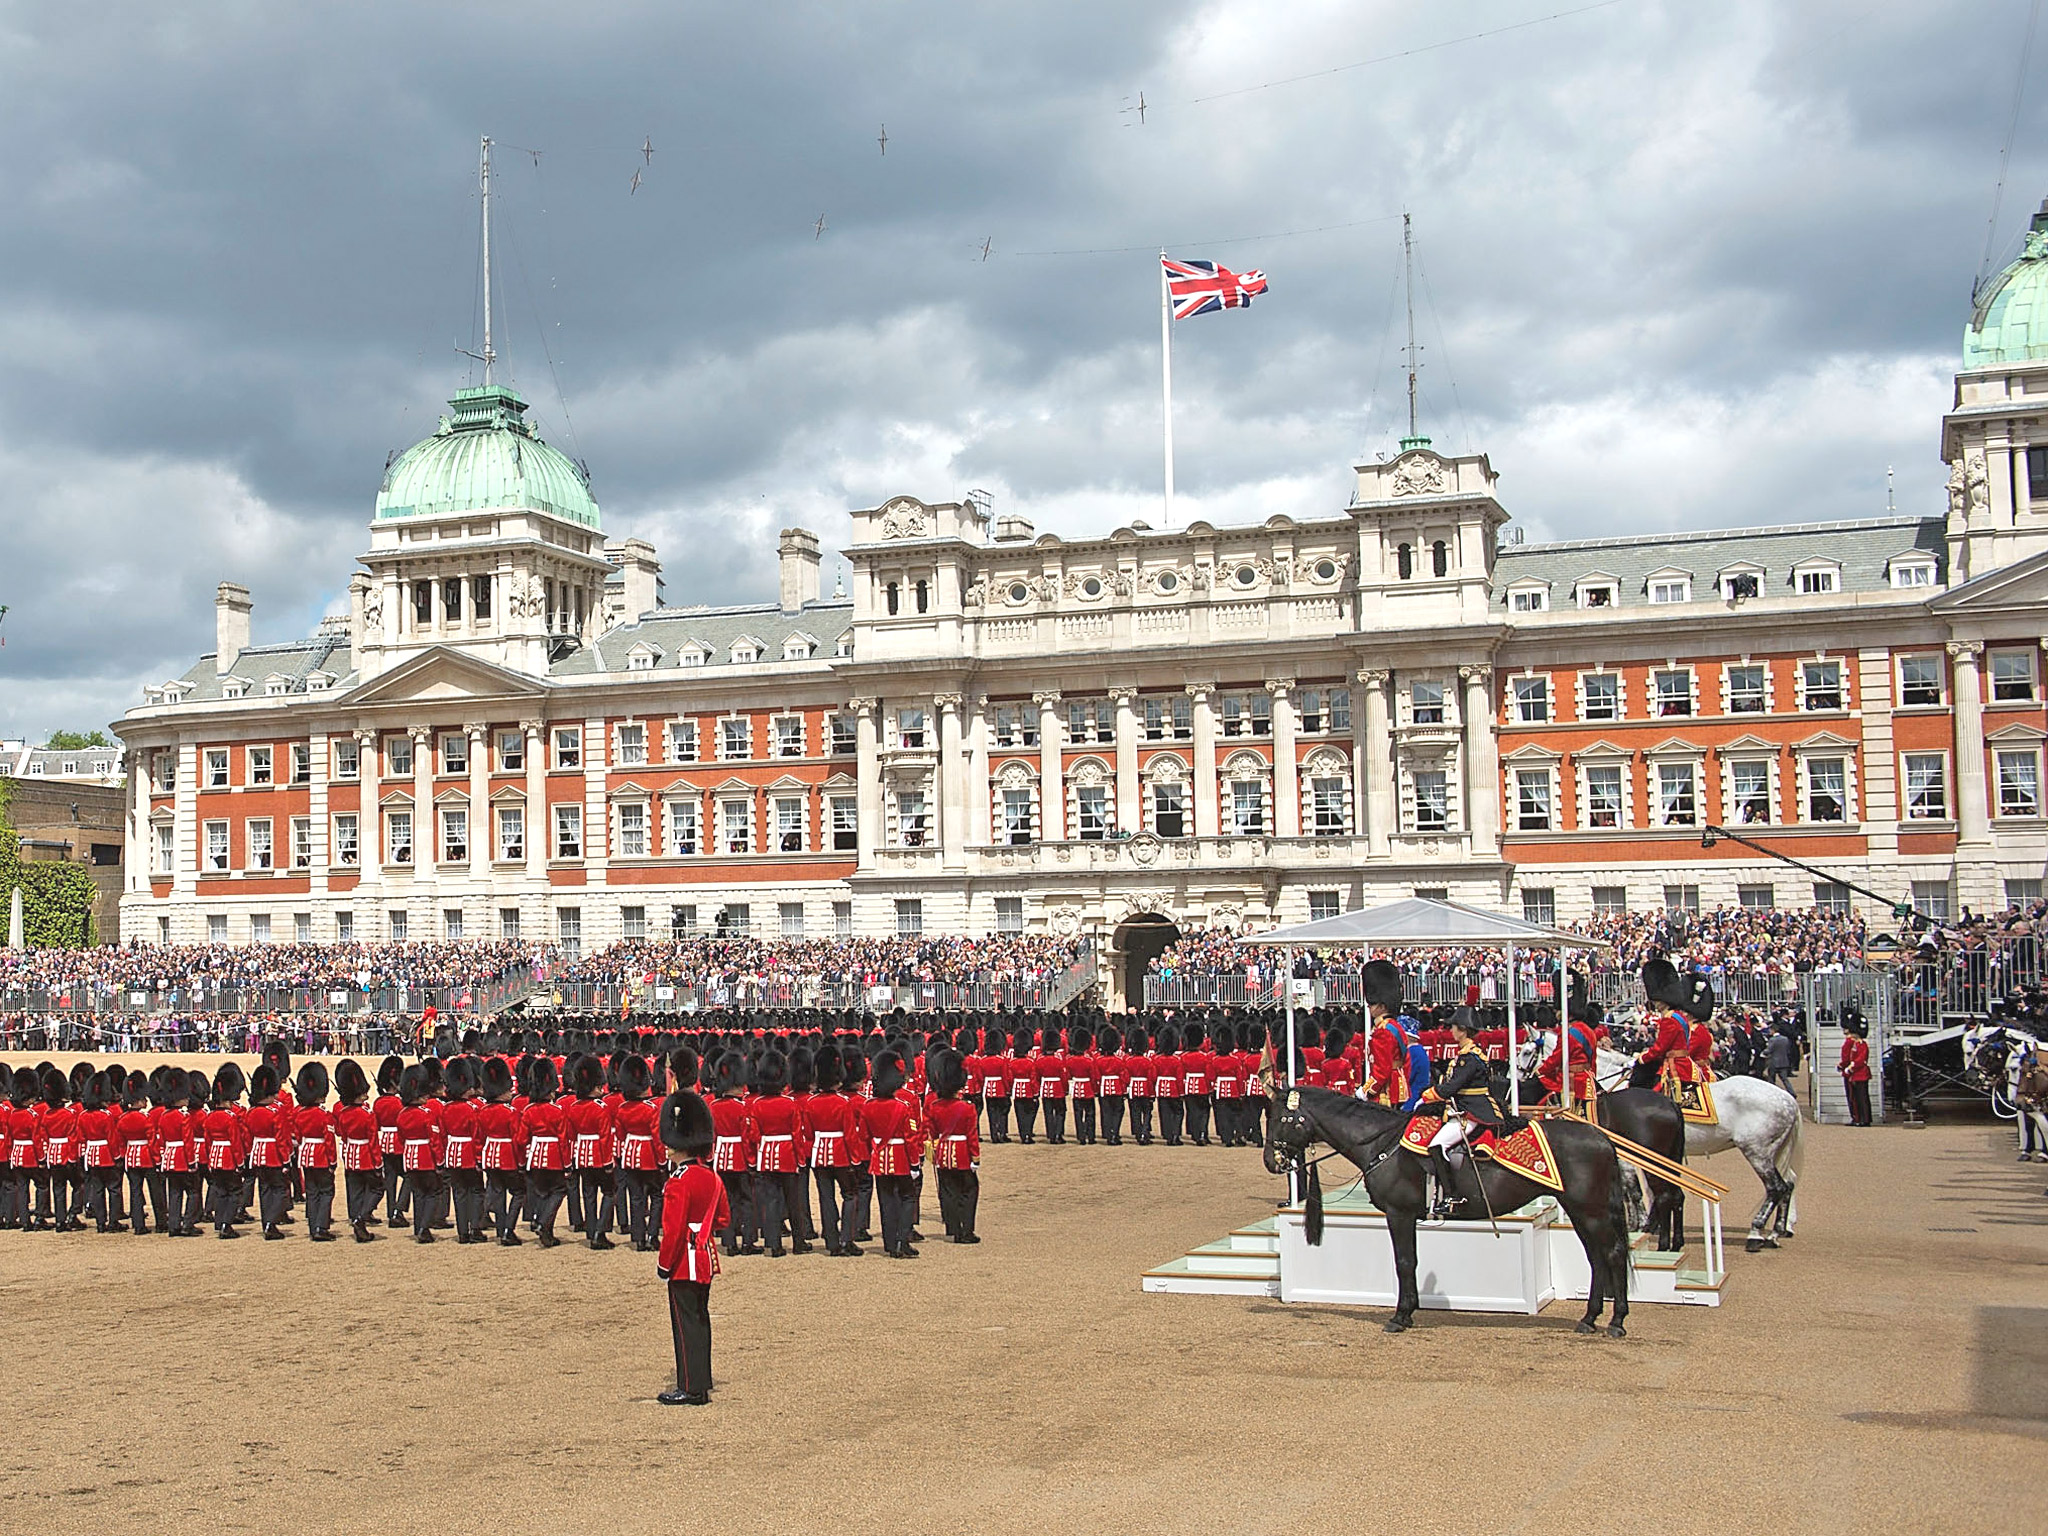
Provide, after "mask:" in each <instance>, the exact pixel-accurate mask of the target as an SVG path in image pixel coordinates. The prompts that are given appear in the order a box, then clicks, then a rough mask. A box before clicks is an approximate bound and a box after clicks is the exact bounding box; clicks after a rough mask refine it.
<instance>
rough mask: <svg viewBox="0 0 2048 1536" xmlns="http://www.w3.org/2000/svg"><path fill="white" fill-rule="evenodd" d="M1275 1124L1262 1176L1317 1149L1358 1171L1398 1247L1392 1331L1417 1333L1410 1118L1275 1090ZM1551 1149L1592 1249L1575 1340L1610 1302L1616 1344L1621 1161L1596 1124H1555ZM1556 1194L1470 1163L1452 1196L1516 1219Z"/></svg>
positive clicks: (1313, 1186) (1624, 1273)
mask: <svg viewBox="0 0 2048 1536" xmlns="http://www.w3.org/2000/svg"><path fill="white" fill-rule="evenodd" d="M1273 1093H1274V1100H1273V1106H1274V1107H1273V1111H1272V1118H1271V1121H1270V1123H1269V1125H1268V1128H1267V1132H1266V1169H1267V1171H1268V1172H1270V1173H1284V1172H1286V1171H1287V1170H1288V1169H1290V1168H1299V1167H1301V1166H1302V1164H1303V1163H1304V1162H1306V1160H1307V1158H1306V1154H1307V1151H1308V1148H1309V1147H1310V1146H1311V1145H1313V1144H1314V1143H1316V1142H1318V1141H1321V1142H1325V1143H1327V1144H1328V1145H1330V1146H1332V1147H1334V1148H1335V1149H1336V1150H1337V1151H1338V1152H1340V1153H1342V1154H1343V1155H1344V1156H1345V1157H1347V1158H1349V1159H1350V1160H1351V1161H1352V1162H1353V1163H1356V1164H1357V1165H1358V1168H1359V1171H1360V1172H1362V1173H1363V1174H1364V1175H1365V1192H1366V1193H1367V1194H1368V1195H1369V1196H1371V1197H1372V1203H1373V1206H1374V1207H1375V1208H1376V1209H1377V1210H1379V1211H1380V1212H1381V1213H1383V1214H1384V1215H1385V1216H1386V1218H1387V1236H1388V1237H1389V1238H1391V1239H1392V1240H1393V1244H1394V1269H1395V1272H1396V1273H1397V1275H1398V1276H1399V1279H1400V1295H1399V1297H1398V1299H1397V1301H1396V1303H1395V1307H1394V1315H1393V1317H1391V1318H1390V1319H1388V1321H1387V1325H1386V1328H1387V1332H1389V1333H1403V1332H1406V1331H1407V1330H1408V1329H1409V1328H1411V1327H1413V1326H1414V1325H1415V1308H1416V1307H1417V1306H1418V1305H1419V1304H1420V1297H1419V1295H1418V1293H1417V1290H1416V1284H1415V1265H1416V1257H1415V1224H1416V1223H1417V1222H1418V1221H1420V1220H1421V1218H1422V1213H1423V1209H1424V1207H1425V1205H1426V1204H1427V1202H1428V1186H1427V1182H1426V1179H1425V1175H1426V1173H1427V1171H1428V1166H1429V1165H1428V1162H1427V1160H1426V1159H1424V1158H1420V1157H1416V1156H1415V1155H1413V1154H1412V1153H1406V1152H1403V1151H1401V1150H1400V1136H1401V1132H1402V1131H1403V1130H1404V1129H1405V1128H1406V1127H1407V1124H1408V1116H1407V1114H1406V1113H1405V1112H1404V1111H1401V1110H1398V1109H1385V1108H1382V1107H1381V1106H1379V1105H1377V1104H1368V1103H1367V1102H1365V1101H1364V1100H1363V1099H1355V1098H1351V1097H1349V1096H1348V1095H1345V1094H1341V1093H1332V1092H1331V1091H1330V1090H1329V1089H1327V1088H1275V1089H1274V1090H1273ZM1546 1132H1547V1134H1548V1136H1549V1139H1550V1150H1551V1152H1552V1153H1553V1154H1554V1155H1555V1156H1556V1158H1557V1164H1558V1171H1559V1173H1560V1175H1561V1176H1562V1180H1563V1183H1564V1192H1563V1193H1562V1194H1561V1195H1559V1196H1558V1202H1559V1204H1561V1205H1562V1206H1563V1207H1564V1212H1565V1215H1567V1216H1568V1217H1570V1218H1571V1223H1572V1230H1573V1231H1574V1232H1576V1233H1577V1234H1578V1236H1579V1242H1580V1244H1581V1245H1582V1246H1583V1247H1584V1248H1585V1250H1586V1262H1587V1264H1588V1266H1589V1267H1590V1268H1591V1270H1592V1277H1593V1280H1592V1285H1591V1286H1590V1287H1589V1288H1588V1292H1587V1296H1586V1315H1585V1317H1584V1318H1583V1319H1581V1320H1580V1322H1579V1326H1578V1331H1579V1332H1580V1333H1591V1332H1592V1331H1593V1329H1594V1327H1595V1326H1596V1325H1597V1324H1598V1323H1599V1321H1600V1313H1601V1311H1602V1309H1603V1308H1604V1306H1605V1304H1606V1302H1607V1301H1608V1300H1610V1299H1611V1300H1612V1301H1613V1303H1614V1321H1613V1322H1611V1323H1609V1324H1608V1325H1607V1333H1608V1336H1609V1337H1610V1338H1616V1339H1618V1338H1620V1337H1622V1335H1623V1333H1624V1331H1625V1330H1624V1328H1623V1324H1624V1323H1625V1321H1626V1320H1627V1318H1628V1214H1627V1211H1626V1209H1625V1208H1624V1206H1623V1203H1622V1188H1621V1162H1620V1159H1618V1158H1617V1157H1616V1156H1615V1153H1614V1143H1612V1142H1611V1141H1609V1140H1608V1139H1607V1138H1606V1137H1605V1136H1603V1135H1601V1134H1600V1132H1599V1131H1597V1130H1595V1129H1594V1128H1593V1127H1592V1126H1590V1125H1585V1124H1583V1123H1581V1122H1578V1121H1573V1120H1555V1121H1552V1122H1550V1123H1549V1125H1548V1126H1547V1127H1546ZM1550 1193H1551V1191H1550V1190H1547V1189H1545V1188H1543V1186H1541V1185H1539V1184H1535V1183H1532V1182H1531V1181H1530V1180H1528V1179H1525V1178H1523V1177H1522V1176H1521V1175H1520V1174H1517V1173H1511V1172H1509V1171H1508V1170H1507V1169H1505V1168H1502V1167H1499V1166H1498V1165H1496V1164H1494V1163H1493V1162H1491V1161H1489V1160H1486V1159H1481V1158H1474V1157H1466V1158H1465V1159H1464V1160H1463V1161H1462V1162H1461V1164H1460V1165H1459V1168H1458V1171H1457V1176H1456V1178H1455V1180H1454V1181H1453V1188H1452V1190H1451V1194H1452V1195H1453V1197H1454V1198H1455V1199H1456V1200H1457V1201H1458V1202H1459V1207H1458V1208H1459V1209H1460V1211H1461V1213H1462V1214H1464V1215H1466V1216H1476V1215H1478V1214H1479V1213H1480V1212H1481V1211H1493V1212H1504V1211H1513V1210H1519V1209H1520V1208H1521V1207H1523V1206H1525V1205H1527V1204H1528V1203H1529V1202H1530V1201H1532V1200H1536V1199H1539V1198H1541V1197H1542V1196H1544V1195H1547V1194H1550ZM1305 1218H1306V1222H1305V1224H1306V1228H1307V1234H1308V1240H1309V1242H1310V1243H1312V1244H1320V1243H1321V1242H1322V1235H1323V1191H1322V1181H1321V1179H1320V1177H1319V1176H1318V1175H1317V1173H1316V1170H1315V1168H1314V1166H1313V1165H1310V1167H1309V1184H1308V1203H1307V1207H1306V1210H1305Z"/></svg>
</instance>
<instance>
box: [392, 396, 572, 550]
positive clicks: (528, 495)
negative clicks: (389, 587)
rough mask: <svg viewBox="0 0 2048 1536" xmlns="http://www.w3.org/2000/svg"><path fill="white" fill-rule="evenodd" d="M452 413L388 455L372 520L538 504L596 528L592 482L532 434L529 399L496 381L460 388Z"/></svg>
mask: <svg viewBox="0 0 2048 1536" xmlns="http://www.w3.org/2000/svg"><path fill="white" fill-rule="evenodd" d="M448 409H449V412H450V414H448V415H446V416H443V417H442V418H441V425H440V427H439V428H438V429H437V430H436V431H435V433H434V435H433V436H432V437H430V438H428V439H427V440H426V441H425V442H420V443H414V444H413V445H412V446H411V447H410V448H408V449H406V450H405V452H403V453H401V454H400V455H399V456H398V457H397V458H395V459H393V460H392V461H391V465H390V467H389V468H388V469H386V470H385V471H384V485H383V488H382V489H381V490H379V491H378V492H377V515H376V520H377V521H378V522H383V521H384V520H385V519H387V518H401V517H433V516H436V515H438V514H440V513H443V512H482V511H486V510H493V509H497V508H506V507H536V508H538V509H539V510H541V511H543V512H552V513H553V514H554V515H555V516H556V517H560V518H566V519H567V520H568V521H570V522H572V523H581V524H582V525H583V526H584V527H586V528H596V527H597V526H598V521H597V502H596V501H595V500H593V499H592V497H591V494H590V482H589V480H588V479H586V478H585V476H584V473H583V471H582V470H581V469H579V468H578V467H577V466H576V465H575V464H573V463H572V462H570V460H569V459H568V458H566V457H565V456H564V455H562V454H561V453H559V452H558V451H556V450H555V449H553V448H550V447H549V446H548V445H547V444H546V443H544V442H542V441H541V440H540V438H539V437H537V436H535V435H534V430H533V427H532V425H531V424H530V423H529V422H528V421H527V419H526V402H525V401H524V400H522V399H520V398H519V397H518V396H517V395H515V394H514V393H512V391H511V390H509V389H505V388H503V387H502V386H500V385H496V384H486V385H484V386H482V387H481V388H478V389H463V390H457V391H456V393H455V398H454V399H452V400H450V401H449V402H448Z"/></svg>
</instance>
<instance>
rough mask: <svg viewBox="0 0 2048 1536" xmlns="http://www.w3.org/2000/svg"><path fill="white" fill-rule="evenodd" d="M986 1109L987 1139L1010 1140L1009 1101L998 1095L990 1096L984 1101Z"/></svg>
mask: <svg viewBox="0 0 2048 1536" xmlns="http://www.w3.org/2000/svg"><path fill="white" fill-rule="evenodd" d="M983 1102H984V1104H985V1105H986V1106H987V1108H988V1139H989V1140H990V1141H1008V1140H1009V1139H1010V1101H1009V1100H1008V1099H1006V1098H1003V1097H1001V1096H1000V1095H998V1094H993V1093H992V1094H990V1095H989V1096H988V1097H987V1098H986V1099H985V1100H984V1101H983Z"/></svg>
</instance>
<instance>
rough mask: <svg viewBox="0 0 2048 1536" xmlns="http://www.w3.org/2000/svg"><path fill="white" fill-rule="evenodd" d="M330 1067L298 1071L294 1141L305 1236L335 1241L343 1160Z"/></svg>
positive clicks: (315, 1066)
mask: <svg viewBox="0 0 2048 1536" xmlns="http://www.w3.org/2000/svg"><path fill="white" fill-rule="evenodd" d="M327 1088H328V1083H327V1068H326V1067H325V1066H323V1065H322V1064H321V1063H319V1062H317V1061H309V1062H307V1063H305V1065H303V1066H301V1067H300V1068H299V1075H298V1077H297V1079H296V1091H295V1093H294V1095H293V1097H294V1098H295V1099H296V1100H297V1102H296V1104H295V1105H294V1107H293V1109H292V1138H293V1140H294V1141H295V1142H296V1143H297V1147H296V1160H297V1162H298V1165H299V1177H300V1178H301V1179H302V1180H303V1181H304V1185H305V1195H306V1236H307V1237H308V1238H310V1239H312V1241H314V1242H316V1243H331V1242H333V1241H334V1231H333V1228H334V1169H335V1165H336V1164H337V1163H338V1162H339V1161H340V1156H339V1149H338V1148H337V1146H336V1145H335V1137H334V1115H333V1114H332V1113H331V1112H330V1111H329V1110H328V1108H327Z"/></svg>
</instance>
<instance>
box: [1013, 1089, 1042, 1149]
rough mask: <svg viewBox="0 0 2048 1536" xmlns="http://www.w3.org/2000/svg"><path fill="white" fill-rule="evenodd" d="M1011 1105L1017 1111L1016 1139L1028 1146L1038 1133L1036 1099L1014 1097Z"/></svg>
mask: <svg viewBox="0 0 2048 1536" xmlns="http://www.w3.org/2000/svg"><path fill="white" fill-rule="evenodd" d="M1011 1107H1012V1108H1014V1109H1015V1110H1016V1111H1017V1139H1018V1140H1019V1141H1021V1142H1023V1143H1024V1144H1025V1145H1026V1146H1029V1145H1030V1144H1031V1141H1032V1139H1033V1138H1034V1137H1035V1136H1036V1135H1037V1134H1038V1100H1036V1099H1014V1100H1012V1101H1011Z"/></svg>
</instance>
